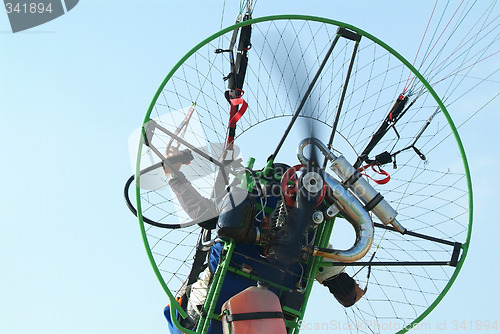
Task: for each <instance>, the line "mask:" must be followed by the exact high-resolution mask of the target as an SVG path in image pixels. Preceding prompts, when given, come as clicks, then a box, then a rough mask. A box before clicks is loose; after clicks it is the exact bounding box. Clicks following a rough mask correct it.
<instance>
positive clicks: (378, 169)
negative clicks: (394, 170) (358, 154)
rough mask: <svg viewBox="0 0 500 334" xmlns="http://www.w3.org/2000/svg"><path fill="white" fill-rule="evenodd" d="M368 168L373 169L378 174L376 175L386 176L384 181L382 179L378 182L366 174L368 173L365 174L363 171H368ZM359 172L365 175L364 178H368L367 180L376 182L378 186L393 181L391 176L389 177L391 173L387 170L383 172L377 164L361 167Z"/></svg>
mask: <svg viewBox="0 0 500 334" xmlns="http://www.w3.org/2000/svg"><path fill="white" fill-rule="evenodd" d="M368 167H371V168H372V170H373V171H374V172H375V173H376V174H379V175H384V176H385V177H384V178H383V179H380V180H377V179H374V178H373V177H371V176H370V175H368V174H366V173H363V171H364V170H365V169H367V168H368ZM358 171H359V172H360V173H361V174H363V175H364V176H366V177H367V178H369V179H370V180H372V181H373V182H375V183H376V184H386V183H387V182H389V181H390V180H391V176H390V175H389V173H387V172H386V171H385V170H383V169H382V168H380V166H379V165H377V164H370V165H365V166H363V167H360V168H359V169H358Z"/></svg>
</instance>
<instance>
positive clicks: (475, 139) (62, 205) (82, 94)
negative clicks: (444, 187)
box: [0, 0, 500, 334]
mask: <svg viewBox="0 0 500 334" xmlns="http://www.w3.org/2000/svg"><path fill="white" fill-rule="evenodd" d="M485 2H486V1H485ZM355 3H356V5H350V6H348V5H347V2H346V1H326V0H325V1H272V3H271V1H267V2H265V1H263V0H260V1H258V2H257V7H256V10H255V16H264V15H270V14H285V13H289V14H311V15H317V16H325V17H328V18H332V19H335V20H339V21H344V22H348V23H350V24H353V25H355V26H358V27H360V28H362V29H364V30H366V31H368V32H370V33H371V34H373V35H375V36H377V37H379V38H380V39H382V40H383V41H385V42H387V43H388V44H389V45H391V46H392V47H393V48H395V49H396V50H398V51H400V53H402V54H403V55H404V56H406V57H407V58H409V59H412V57H413V56H414V55H415V52H416V50H417V48H418V44H419V42H420V36H421V35H422V32H423V30H424V29H425V24H426V22H427V21H426V20H427V18H428V16H429V13H430V11H431V9H432V5H433V3H434V1H430V0H429V1H425V2H421V1H413V2H412V3H411V4H406V3H405V4H403V3H402V2H401V1H356V2H355ZM237 7H238V6H237V4H236V2H235V3H234V4H232V6H231V5H229V4H228V5H226V13H225V19H224V26H226V25H229V24H231V23H232V22H233V21H234V17H235V15H236V11H237ZM497 7H498V6H497ZM222 8H223V2H222V1H196V2H194V1H192V2H188V1H180V0H177V1H170V0H164V1H158V0H155V1H147V2H146V1H130V0H127V1H95V0H94V1H81V2H80V3H79V4H78V5H77V6H76V7H75V8H74V9H73V10H72V11H70V12H69V13H67V14H65V15H63V16H62V17H60V18H58V19H56V20H54V21H51V22H49V23H47V24H44V25H42V26H39V27H36V28H33V29H31V30H28V31H25V32H21V33H17V34H12V33H11V31H10V27H9V22H8V18H7V15H6V14H5V12H2V11H0V50H1V55H0V60H1V62H0V88H1V89H0V126H1V131H0V143H1V149H0V150H1V151H0V152H1V165H0V175H2V182H1V184H2V186H1V193H0V198H1V199H0V212H1V214H0V217H1V218H0V268H1V274H0V333H14V334H17V333H50V334H59V333H61V334H62V333H145V332H147V333H166V332H167V331H168V329H167V327H166V322H165V320H164V319H163V315H162V310H163V307H164V306H165V304H166V303H167V302H168V300H167V297H166V295H165V294H164V292H163V290H162V289H161V287H160V285H159V283H158V282H157V280H156V278H155V276H154V274H153V271H152V269H151V267H150V265H149V263H148V261H147V258H146V254H145V252H144V249H143V245H142V241H141V238H140V233H139V227H138V223H137V221H136V219H135V218H134V217H133V216H132V215H131V214H130V212H129V211H128V209H127V208H126V206H125V204H124V201H123V198H122V188H123V184H124V182H125V180H126V179H127V178H128V176H129V175H130V174H131V173H132V169H131V166H130V162H129V156H128V147H127V140H128V136H129V134H130V133H131V132H132V131H133V130H134V129H135V128H136V127H138V126H139V125H140V124H141V122H142V119H143V117H144V114H145V112H146V109H147V107H148V105H149V103H150V101H151V99H152V97H153V95H154V93H155V91H156V89H157V88H158V86H159V84H160V83H161V81H162V80H163V78H164V77H165V75H166V74H167V72H168V71H169V70H170V69H171V68H172V66H173V65H174V64H175V63H176V62H177V60H179V59H180V58H181V57H182V55H184V54H185V53H186V52H187V51H188V50H189V49H190V48H191V47H192V46H194V45H195V44H197V43H198V42H199V41H201V40H202V39H203V38H205V37H207V36H208V35H209V34H211V33H213V32H216V31H217V30H218V29H219V27H220V25H221V14H222ZM395 11H396V12H398V14H395ZM498 11H499V10H498V8H497V13H498ZM495 57H496V68H494V69H497V68H498V67H500V57H499V55H496V56H495ZM494 69H491V70H494ZM492 85H493V83H492ZM493 87H494V89H497V90H498V87H499V85H498V82H496V85H494V86H493ZM499 106H500V101H499V100H498V99H497V100H496V101H495V103H494V104H493V105H490V106H489V107H488V108H486V109H485V110H484V111H482V112H480V113H479V114H478V115H477V116H476V117H474V118H473V119H472V120H471V121H469V122H468V123H467V124H466V125H464V126H463V127H461V128H460V130H459V132H460V134H461V136H462V139H463V142H464V145H465V149H466V152H467V156H468V158H469V163H470V167H471V172H472V178H473V184H474V191H475V217H474V218H475V225H474V231H473V236H472V244H471V249H470V252H469V256H468V259H467V260H466V263H465V266H464V268H463V270H462V272H461V274H460V275H459V277H458V279H457V281H456V283H455V285H454V286H453V287H452V289H451V291H450V293H449V294H448V295H447V296H446V297H445V299H444V301H443V302H442V303H441V304H440V305H439V306H438V307H437V309H436V310H435V311H434V312H433V313H432V314H431V315H430V316H429V317H428V318H427V319H426V321H428V322H435V321H448V322H451V321H453V320H462V319H465V320H467V321H469V320H471V321H473V322H475V321H476V320H490V321H494V320H499V319H498V318H499V316H498V312H497V311H495V310H496V309H497V308H498V307H499V306H500V304H499V302H498V300H499V297H500V292H498V289H497V287H496V284H495V282H496V281H497V277H498V276H499V275H500V271H499V269H498V266H497V265H496V264H497V263H498V259H497V256H496V253H497V249H496V247H495V246H496V245H497V244H498V242H497V240H496V237H497V234H496V233H493V232H494V231H497V230H498V227H497V226H496V225H497V224H498V222H497V220H498V218H497V217H498V214H497V212H496V210H495V209H496V208H497V207H498V203H497V201H496V199H497V198H498V195H497V193H496V191H495V190H496V188H497V187H498V186H499V182H498V178H497V177H496V175H495V171H496V168H497V167H498V166H500V158H499V156H498V148H497V147H496V145H497V143H499V142H500V131H499V130H498V128H499V126H498V124H499V123H498V121H499V117H500V113H499ZM452 117H454V115H453V113H452ZM466 117H467V113H465V114H460V115H457V118H458V119H459V121H458V122H457V123H461V122H460V120H462V121H463V120H464V119H465V118H466Z"/></svg>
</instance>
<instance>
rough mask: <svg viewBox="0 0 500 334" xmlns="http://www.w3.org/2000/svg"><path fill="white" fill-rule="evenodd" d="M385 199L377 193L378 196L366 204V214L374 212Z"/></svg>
mask: <svg viewBox="0 0 500 334" xmlns="http://www.w3.org/2000/svg"><path fill="white" fill-rule="evenodd" d="M383 199H384V196H382V195H381V194H380V193H377V195H375V197H373V198H372V200H371V201H370V202H368V203H366V205H365V207H364V209H365V210H366V212H369V211H371V210H373V208H374V207H376V206H377V204H378V203H380V201H381V200H383Z"/></svg>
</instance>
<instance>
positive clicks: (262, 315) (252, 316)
mask: <svg viewBox="0 0 500 334" xmlns="http://www.w3.org/2000/svg"><path fill="white" fill-rule="evenodd" d="M224 313H226V320H227V322H233V321H242V320H259V319H284V315H283V312H250V313H235V314H229V311H228V310H225V311H224Z"/></svg>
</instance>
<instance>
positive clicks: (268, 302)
mask: <svg viewBox="0 0 500 334" xmlns="http://www.w3.org/2000/svg"><path fill="white" fill-rule="evenodd" d="M222 311H223V317H222V330H223V332H224V334H229V333H231V334H286V327H285V321H284V319H283V313H282V310H281V304H280V301H279V298H278V296H276V295H275V294H274V293H273V292H271V291H269V290H268V289H267V288H266V287H264V286H261V285H258V286H251V287H249V288H247V289H246V290H243V291H242V292H240V293H238V294H237V295H235V296H233V297H231V298H230V299H229V300H227V301H226V302H225V303H224V305H222ZM229 329H230V331H229Z"/></svg>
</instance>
